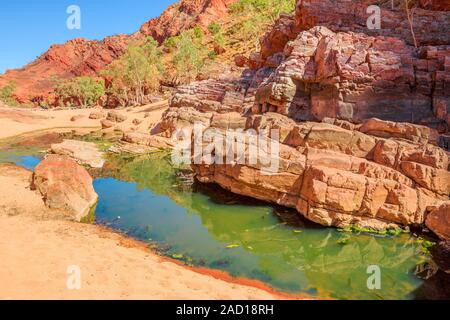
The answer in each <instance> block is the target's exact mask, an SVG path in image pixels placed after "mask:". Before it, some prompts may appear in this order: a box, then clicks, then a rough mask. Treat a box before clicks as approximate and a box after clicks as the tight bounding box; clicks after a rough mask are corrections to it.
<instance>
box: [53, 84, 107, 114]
mask: <svg viewBox="0 0 450 320" xmlns="http://www.w3.org/2000/svg"><path fill="white" fill-rule="evenodd" d="M55 94H56V96H57V98H58V100H59V102H60V104H61V105H64V106H70V107H72V106H74V107H83V108H86V107H90V106H93V105H95V104H96V103H97V102H98V100H99V99H100V98H101V97H102V96H103V95H104V94H105V82H104V80H99V79H94V78H92V77H76V78H73V79H70V80H65V81H59V83H58V84H57V85H56V88H55Z"/></svg>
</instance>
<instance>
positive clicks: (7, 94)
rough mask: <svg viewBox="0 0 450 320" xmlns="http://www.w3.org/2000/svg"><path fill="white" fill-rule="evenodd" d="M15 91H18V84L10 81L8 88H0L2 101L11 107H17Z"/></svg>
mask: <svg viewBox="0 0 450 320" xmlns="http://www.w3.org/2000/svg"><path fill="white" fill-rule="evenodd" d="M14 90H16V83H15V82H14V81H10V82H9V83H8V84H7V85H6V86H4V87H1V88H0V101H2V102H3V103H5V104H7V105H9V106H15V105H17V101H16V99H14V97H13V93H14Z"/></svg>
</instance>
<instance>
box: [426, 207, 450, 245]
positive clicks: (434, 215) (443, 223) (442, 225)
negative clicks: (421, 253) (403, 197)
mask: <svg viewBox="0 0 450 320" xmlns="http://www.w3.org/2000/svg"><path fill="white" fill-rule="evenodd" d="M426 225H427V227H428V228H429V229H430V230H431V231H433V232H434V233H435V234H436V235H438V236H439V237H440V238H441V239H442V240H447V241H449V240H450V202H446V203H444V204H443V205H441V206H439V207H437V208H436V209H434V210H432V211H431V213H430V214H429V215H428V216H427V219H426Z"/></svg>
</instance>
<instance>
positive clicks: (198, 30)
mask: <svg viewBox="0 0 450 320" xmlns="http://www.w3.org/2000/svg"><path fill="white" fill-rule="evenodd" d="M192 31H193V33H194V38H195V39H197V40H198V41H200V42H202V41H203V36H204V35H203V30H202V28H200V27H199V26H196V27H194V28H193V29H192Z"/></svg>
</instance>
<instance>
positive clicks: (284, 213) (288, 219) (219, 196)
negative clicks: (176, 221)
mask: <svg viewBox="0 0 450 320" xmlns="http://www.w3.org/2000/svg"><path fill="white" fill-rule="evenodd" d="M192 191H193V192H198V193H203V194H205V195H207V196H208V197H209V198H210V199H211V201H213V202H214V203H217V204H225V205H244V206H270V207H272V208H273V214H274V215H275V216H277V217H278V218H279V219H280V220H281V222H282V223H286V224H288V225H291V226H294V227H298V228H323V227H321V226H319V225H317V224H315V223H313V222H311V221H309V220H306V219H305V218H303V217H302V216H301V215H299V214H298V212H297V211H295V210H294V209H289V208H286V207H281V206H276V205H273V204H271V203H267V202H264V201H261V200H257V199H254V198H250V197H245V196H241V195H238V194H235V193H232V192H230V191H228V190H225V189H223V188H222V187H220V186H219V185H217V184H203V183H199V182H198V181H197V180H195V182H194V184H193V186H192Z"/></svg>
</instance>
